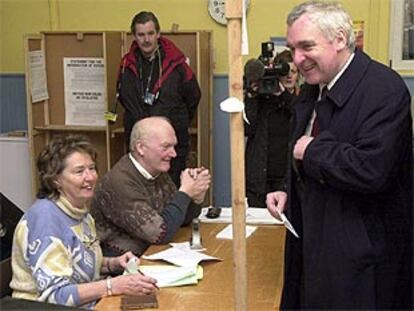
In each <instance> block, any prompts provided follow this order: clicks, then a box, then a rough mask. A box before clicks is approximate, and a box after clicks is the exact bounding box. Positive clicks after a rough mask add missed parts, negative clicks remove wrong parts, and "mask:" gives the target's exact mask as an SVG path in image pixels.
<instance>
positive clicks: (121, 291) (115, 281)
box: [112, 254, 158, 296]
mask: <svg viewBox="0 0 414 311" xmlns="http://www.w3.org/2000/svg"><path fill="white" fill-rule="evenodd" d="M124 255H125V254H124ZM120 257H122V256H120ZM156 283H157V280H155V279H153V278H152V277H149V276H144V275H142V274H140V273H136V274H130V275H120V276H117V277H115V278H112V293H113V294H114V295H132V296H137V295H143V294H144V295H148V294H152V293H155V292H156V291H157V289H158V287H157V284H156Z"/></svg>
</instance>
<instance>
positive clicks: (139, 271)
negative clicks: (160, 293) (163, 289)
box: [137, 268, 160, 289]
mask: <svg viewBox="0 0 414 311" xmlns="http://www.w3.org/2000/svg"><path fill="white" fill-rule="evenodd" d="M137 271H138V273H139V274H141V275H142V276H146V275H145V274H144V272H142V270H141V269H139V268H138V269H137ZM154 286H155V288H156V289H160V288H159V287H158V285H157V283H154Z"/></svg>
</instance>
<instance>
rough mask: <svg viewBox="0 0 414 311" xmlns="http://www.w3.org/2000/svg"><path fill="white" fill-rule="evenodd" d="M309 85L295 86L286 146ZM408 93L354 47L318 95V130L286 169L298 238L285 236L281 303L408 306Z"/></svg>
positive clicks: (301, 126) (306, 107) (301, 118)
mask: <svg viewBox="0 0 414 311" xmlns="http://www.w3.org/2000/svg"><path fill="white" fill-rule="evenodd" d="M317 95H318V86H311V85H306V86H305V87H304V88H303V90H302V91H301V95H300V97H299V99H298V101H297V102H296V104H295V107H294V109H295V115H294V118H295V121H294V124H295V126H294V129H293V137H292V144H291V146H293V145H294V142H295V141H296V140H297V139H298V138H299V137H301V136H302V135H303V133H304V130H305V127H306V125H307V123H308V121H309V118H310V114H311V113H312V110H313V107H314V103H315V100H316V97H317ZM410 102H411V98H410V94H409V92H408V90H407V87H406V86H405V83H404V82H403V80H402V79H401V77H400V76H398V74H396V73H395V72H394V71H392V70H390V69H389V68H387V67H385V66H384V65H382V64H379V63H377V62H375V61H373V60H371V59H370V58H369V57H368V56H367V55H366V54H364V53H363V52H361V51H359V50H357V51H356V53H355V57H354V59H353V60H352V62H351V64H350V66H349V67H348V68H347V69H346V71H345V72H344V74H343V75H342V76H341V77H340V79H339V80H338V81H337V82H336V83H335V85H334V86H333V88H332V89H331V90H329V91H328V93H327V96H326V99H325V100H323V101H322V102H321V103H320V104H319V105H318V109H317V113H318V116H319V127H320V134H319V135H318V136H317V137H316V138H315V139H314V140H313V141H312V142H311V143H310V144H309V145H308V148H307V150H306V152H305V155H304V159H303V162H302V163H301V165H299V167H300V169H299V170H298V171H295V170H291V171H290V176H289V179H290V181H291V182H290V184H289V190H288V191H289V207H288V217H290V218H291V219H292V222H293V225H294V226H295V227H296V228H297V231H299V234H300V236H301V239H300V240H297V239H295V238H294V237H292V235H290V234H288V237H287V241H286V264H285V286H284V291H283V298H282V308H284V309H294V308H316V309H320V308H331V309H340V308H346V309H355V308H359V309H361V308H367V309H379V308H387V309H389V308H409V309H411V307H412V275H413V271H412V257H413V253H412V244H413V238H412V237H413V231H412V224H413V215H412V209H413V193H412V192H413V184H412V177H413V167H412V165H413V160H412V120H411V114H410ZM292 161H293V160H292ZM292 164H293V163H292ZM295 167H297V165H295ZM298 172H299V174H298ZM298 190H299V192H300V193H299V192H298ZM299 194H300V195H299Z"/></svg>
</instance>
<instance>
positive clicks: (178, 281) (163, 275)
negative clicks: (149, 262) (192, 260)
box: [141, 266, 200, 287]
mask: <svg viewBox="0 0 414 311" xmlns="http://www.w3.org/2000/svg"><path fill="white" fill-rule="evenodd" d="M198 267H200V266H198ZM141 271H142V272H144V273H145V275H147V276H150V277H152V278H154V279H156V280H157V286H158V287H170V286H181V285H189V284H197V283H198V278H197V267H177V266H141Z"/></svg>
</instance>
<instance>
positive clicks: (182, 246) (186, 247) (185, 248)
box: [170, 241, 206, 252]
mask: <svg viewBox="0 0 414 311" xmlns="http://www.w3.org/2000/svg"><path fill="white" fill-rule="evenodd" d="M170 245H171V246H172V247H176V248H178V249H181V250H183V251H194V252H204V251H205V250H206V249H205V248H201V249H191V245H190V242H189V241H187V242H180V243H170Z"/></svg>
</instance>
